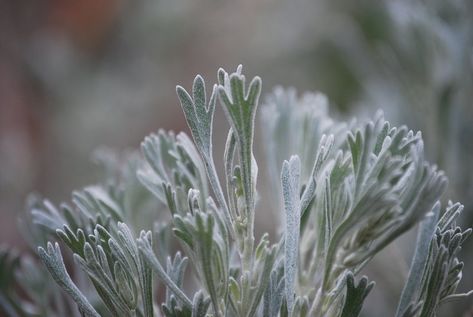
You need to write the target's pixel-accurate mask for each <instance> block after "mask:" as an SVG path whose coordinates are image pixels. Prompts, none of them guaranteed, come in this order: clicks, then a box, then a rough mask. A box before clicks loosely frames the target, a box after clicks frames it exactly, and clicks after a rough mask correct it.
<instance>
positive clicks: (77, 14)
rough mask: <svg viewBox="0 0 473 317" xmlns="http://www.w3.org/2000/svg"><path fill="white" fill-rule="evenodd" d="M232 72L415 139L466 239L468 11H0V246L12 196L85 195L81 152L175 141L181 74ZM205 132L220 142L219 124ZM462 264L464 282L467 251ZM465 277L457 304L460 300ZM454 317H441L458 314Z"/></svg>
mask: <svg viewBox="0 0 473 317" xmlns="http://www.w3.org/2000/svg"><path fill="white" fill-rule="evenodd" d="M240 63H241V64H243V65H244V67H245V69H246V72H248V73H249V75H260V76H261V77H262V78H263V83H264V87H263V91H264V92H266V93H267V92H269V91H270V90H271V89H272V87H273V86H274V85H283V86H287V85H291V86H295V87H297V89H298V90H299V91H305V90H319V91H322V92H324V93H326V94H327V95H328V97H329V99H330V100H331V101H332V105H333V107H332V109H331V111H332V112H333V113H334V115H335V116H339V117H342V118H349V117H350V116H353V115H356V116H358V117H365V116H372V115H373V114H374V112H375V110H376V109H378V108H381V109H383V110H384V111H385V113H386V117H387V119H388V120H391V121H393V122H394V123H396V124H399V123H406V124H407V125H408V126H409V127H410V128H412V129H418V130H421V131H423V136H424V139H425V140H426V152H427V153H428V156H429V159H430V160H431V161H434V162H436V163H438V164H439V166H440V168H442V169H444V170H445V171H446V174H447V175H448V177H449V179H450V187H449V195H448V197H451V199H453V200H456V201H461V202H462V203H463V204H464V205H465V209H466V211H465V212H464V218H465V219H464V221H465V223H464V226H465V227H466V226H472V225H473V168H472V163H471V162H472V161H473V104H472V101H473V4H472V2H471V1H468V0H452V1H441V0H432V1H420V0H419V1H401V0H397V1H376V0H361V1H356V2H355V1H341V0H336V1H330V0H323V1H313V0H296V1H282V0H272V1H271V0H242V1H230V0H200V1H196V0H174V1H165V0H138V1H126V0H81V1H68V0H40V1H26V0H0V243H1V244H9V245H16V246H18V247H20V248H22V247H24V245H25V243H24V242H23V240H22V238H21V233H20V232H19V231H18V229H17V225H16V224H17V218H18V216H19V215H20V214H21V213H22V212H23V209H24V202H25V198H26V196H27V194H28V193H30V192H32V191H37V192H39V193H41V194H42V195H44V196H46V197H49V198H51V199H52V200H53V201H56V202H57V201H62V200H68V198H69V196H70V192H71V191H72V190H73V189H75V188H79V187H81V186H83V185H85V184H88V183H93V182H95V181H97V179H98V175H97V168H96V167H95V165H94V164H93V163H92V162H91V153H93V151H94V150H95V149H97V148H99V147H101V146H107V147H111V148H116V149H126V148H137V147H138V145H139V143H140V141H141V140H142V139H143V137H144V136H145V135H147V134H148V133H150V132H152V131H155V130H157V129H158V128H164V129H173V130H175V131H180V130H186V129H187V127H186V126H185V122H184V118H183V116H182V115H181V111H180V107H179V106H178V101H177V98H176V96H175V85H176V84H181V85H183V86H185V87H186V88H188V87H189V86H190V84H191V82H192V79H193V78H194V76H195V74H197V73H200V74H202V75H203V76H204V77H205V78H206V79H207V81H208V82H210V83H211V82H213V81H214V80H215V79H216V71H217V69H218V67H220V66H223V67H225V68H227V69H234V68H235V67H236V66H237V65H238V64H240ZM215 121H216V124H217V129H220V130H218V131H224V129H226V123H225V120H224V119H223V115H222V113H218V114H217V118H216V120H215ZM218 131H217V133H215V137H214V139H215V143H216V144H218V146H217V151H216V153H217V154H216V155H220V154H219V153H221V152H222V151H219V149H221V145H222V143H223V142H224V135H225V133H218ZM216 161H218V159H217V158H216ZM266 226H267V227H264V225H263V229H261V230H271V228H269V227H268V226H271V224H266ZM470 240H471V239H470ZM463 251H464V256H463V258H464V260H465V262H466V267H472V265H473V243H472V242H471V241H470V243H469V244H467V246H466V249H465V250H463ZM407 254H408V252H407ZM387 256H390V255H387ZM379 262H380V263H385V262H389V258H388V257H385V258H384V259H383V258H381V259H380V260H379ZM401 266H402V265H401ZM465 271H466V273H467V276H466V277H465V281H464V282H463V283H462V285H461V287H460V290H465V289H468V288H470V289H471V288H473V274H471V273H472V272H471V270H465ZM381 275H382V274H381ZM373 278H374V279H376V278H375V277H374V276H373ZM379 278H380V279H381V280H382V279H383V278H384V279H385V283H389V282H390V281H393V277H392V276H391V277H386V276H384V277H383V276H380V277H379ZM381 283H383V282H382V281H381ZM394 283H396V281H394ZM397 283H399V282H397ZM397 287H398V286H397V285H396V286H395V287H393V288H397ZM386 288H388V287H386ZM399 291H400V290H396V291H394V293H395V292H399ZM374 296H378V297H379V296H381V295H379V294H378V295H374ZM375 298H376V297H375ZM395 298H396V299H397V295H396V296H395ZM378 299H379V300H380V301H379V303H378V304H379V306H383V305H387V307H388V308H389V305H395V302H396V299H391V298H378ZM372 302H373V301H370V300H368V303H367V305H366V306H370V303H372ZM393 303H394V304H393ZM458 306H459V307H458V311H457V312H455V314H454V315H451V314H450V313H447V314H446V315H445V316H461V314H463V312H465V311H466V310H468V309H473V308H468V307H472V306H473V303H471V301H470V303H468V300H467V301H466V303H465V302H462V303H461V305H458ZM383 307H384V306H383ZM383 307H380V309H379V310H377V312H374V313H372V314H370V313H369V312H367V313H366V316H380V314H381V313H382V312H383ZM457 313H458V314H457ZM465 316H470V315H465Z"/></svg>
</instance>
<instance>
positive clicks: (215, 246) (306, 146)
mask: <svg viewBox="0 0 473 317" xmlns="http://www.w3.org/2000/svg"><path fill="white" fill-rule="evenodd" d="M217 77H218V78H217V79H218V80H217V82H218V83H217V84H215V85H214V86H213V90H212V94H211V97H210V98H209V100H207V97H206V88H205V83H204V80H203V79H202V77H200V76H197V77H196V79H195V80H194V84H193V88H192V94H189V93H187V92H186V90H185V89H184V88H182V87H180V86H178V87H177V94H178V97H179V100H180V102H181V105H182V108H183V110H184V114H185V118H186V120H187V123H188V125H189V128H190V131H191V137H189V136H187V135H186V134H185V133H182V132H181V133H179V134H177V135H175V134H174V133H172V132H165V131H159V132H158V133H157V134H152V135H150V136H148V137H146V138H145V140H144V141H143V143H142V146H141V149H142V156H141V157H138V156H136V155H131V156H127V158H126V159H125V160H124V161H125V164H123V160H119V159H116V158H113V157H111V156H110V155H104V153H103V152H102V154H101V155H100V156H99V158H100V160H99V161H100V162H102V163H105V164H104V166H105V167H106V171H107V176H106V181H105V182H104V183H103V184H99V185H94V186H89V187H86V188H84V189H82V190H79V191H76V192H74V193H73V198H72V205H67V204H63V205H61V206H60V207H59V208H58V207H56V206H54V205H53V204H52V203H51V202H49V201H47V200H44V201H42V200H35V201H34V203H32V204H31V206H32V208H31V217H32V224H30V226H31V228H35V230H36V231H35V230H33V231H32V234H33V233H34V234H36V235H38V237H39V236H41V237H42V239H39V238H38V240H37V241H38V243H42V242H41V241H43V240H55V241H56V242H47V246H46V247H45V246H44V245H40V246H39V247H38V252H39V257H40V259H41V260H42V262H43V263H44V264H45V268H46V269H47V271H49V273H50V275H51V277H52V279H53V280H54V281H55V282H56V284H57V285H58V286H59V288H60V289H62V290H63V291H64V292H63V293H61V292H58V291H57V289H55V290H54V291H51V292H49V291H48V292H45V293H44V294H43V297H36V295H35V293H33V294H31V295H29V296H28V297H29V303H28V305H20V304H19V303H20V301H22V300H21V299H20V296H19V295H18V293H17V289H16V290H15V289H14V287H12V284H14V282H12V279H11V276H10V275H11V272H14V271H16V272H20V273H17V275H18V276H21V272H24V271H25V267H24V266H23V265H21V266H20V265H19V264H18V263H17V262H18V257H16V256H15V255H11V254H10V253H9V252H6V251H3V252H2V253H1V257H0V267H1V272H2V275H1V280H0V282H1V286H2V287H1V292H0V305H1V307H2V309H3V310H4V311H5V312H6V313H8V314H10V315H12V316H27V315H31V314H30V312H28V311H27V308H25V307H27V306H29V307H30V308H31V309H32V310H33V311H34V314H33V315H34V316H61V315H64V313H65V312H69V311H74V310H71V307H72V306H71V304H70V303H71V299H72V301H74V302H75V304H76V305H77V310H75V312H74V313H72V312H71V313H70V314H77V312H78V313H79V314H80V315H82V316H101V315H103V316H130V317H134V316H140V317H141V316H143V317H150V316H167V317H181V316H189V317H204V316H217V317H218V316H238V317H252V316H268V317H269V316H341V317H348V316H353V317H356V316H359V314H360V311H361V309H362V307H363V303H364V300H365V298H366V297H367V296H368V295H369V293H370V291H371V289H372V288H373V286H374V282H368V278H367V277H360V278H358V276H359V275H360V272H361V270H362V269H363V268H364V266H365V265H366V264H367V263H368V262H369V261H370V260H371V259H372V258H373V257H374V256H375V255H376V254H377V253H378V252H379V251H381V250H382V249H384V248H385V247H386V246H387V245H388V244H390V243H391V242H392V241H393V240H395V239H396V238H397V237H399V236H400V235H402V234H403V233H405V232H406V231H408V230H409V229H411V228H413V227H414V226H415V225H416V224H418V223H422V225H421V229H420V232H419V238H418V242H417V249H416V254H415V256H414V259H413V262H412V266H411V270H410V274H409V281H408V283H407V284H406V286H405V288H404V291H403V293H402V296H401V300H400V303H399V306H398V309H397V312H396V316H404V317H408V316H409V317H419V316H421V317H426V316H433V315H435V311H436V310H437V308H438V307H439V306H440V305H441V304H442V303H443V302H445V301H448V300H453V299H456V298H460V297H464V296H466V295H468V294H456V293H455V290H456V288H457V286H458V284H459V282H460V279H461V274H462V269H463V263H462V262H460V260H458V258H457V255H458V251H459V250H460V248H461V244H462V243H463V242H464V241H465V239H466V238H467V237H468V235H469V234H470V233H471V229H468V230H462V229H460V228H459V227H457V225H456V222H455V219H456V218H457V217H458V215H459V214H460V212H461V210H462V208H463V207H462V206H461V205H460V204H458V203H457V204H452V203H449V204H448V206H447V210H446V212H445V213H444V214H443V216H441V217H440V219H438V218H439V215H440V208H441V207H440V202H439V201H440V198H441V195H442V193H443V192H444V190H445V188H446V183H447V180H446V177H445V176H444V174H443V173H442V172H441V171H438V170H437V168H436V167H435V166H434V165H431V164H429V163H428V162H426V161H425V160H424V155H423V141H422V137H421V135H420V133H414V132H413V131H410V130H408V129H407V128H406V127H399V128H397V127H392V126H391V125H390V124H389V122H387V121H386V120H384V118H383V116H382V115H381V114H378V115H377V116H376V117H375V118H374V119H373V120H372V121H368V122H366V123H356V122H352V123H350V124H344V123H339V122H336V121H334V120H332V119H331V118H330V117H329V116H328V109H327V100H326V98H325V97H324V96H322V95H320V94H306V95H304V96H303V97H302V98H300V99H299V98H298V97H297V96H296V94H295V92H294V91H292V90H288V91H285V90H283V89H280V88H278V89H276V90H275V91H274V93H273V94H272V95H270V96H269V97H267V99H266V101H265V105H264V106H263V111H262V121H261V125H262V130H263V138H264V140H265V148H266V153H267V166H268V174H269V175H270V177H272V179H271V184H272V185H273V186H275V188H274V190H273V193H275V197H274V198H273V201H274V202H275V203H274V204H273V206H272V208H271V209H273V210H275V211H276V212H275V213H274V216H275V217H280V218H281V219H282V221H281V222H282V223H283V225H282V226H281V227H282V228H281V229H282V230H281V233H280V234H279V235H278V236H277V237H275V238H273V239H271V240H270V238H269V235H268V234H264V235H263V236H262V237H260V238H259V239H256V238H255V228H254V225H255V215H256V214H257V213H259V212H263V211H262V210H259V209H260V208H259V206H258V204H257V197H258V195H257V186H256V184H257V176H258V165H257V162H256V159H255V156H254V151H253V142H254V136H255V122H256V121H255V116H256V112H257V106H258V102H259V96H260V93H261V79H259V77H255V78H254V79H253V80H251V82H250V83H249V85H248V87H247V86H246V79H245V76H244V75H243V74H242V68H241V66H240V67H238V69H237V71H236V72H235V73H232V74H228V73H227V72H225V71H224V70H222V69H220V70H219V71H218V76H217ZM217 104H220V105H221V106H222V109H223V111H224V113H225V116H226V119H227V120H228V123H229V125H230V129H229V132H228V138H227V142H226V145H225V152H224V154H223V163H224V164H223V165H224V173H223V174H221V173H219V172H218V171H217V168H216V164H215V163H214V153H213V146H212V145H213V141H212V126H213V117H214V113H215V111H216V107H217ZM286 159H288V160H286ZM127 162H128V163H127ZM135 175H136V176H135ZM136 179H139V181H140V182H141V184H139V183H138V182H136ZM221 179H224V181H225V182H224V184H222V183H221ZM224 189H225V190H224ZM166 210H167V211H168V212H166ZM33 240H34V239H33ZM176 247H177V248H179V249H180V251H176ZM61 248H62V249H63V250H64V249H68V250H69V251H70V252H64V251H63V252H61ZM71 253H72V257H71V256H70V254H71ZM183 254H184V255H183ZM63 257H65V258H66V259H67V261H66V263H68V265H67V266H66V265H65V264H64V263H65V260H64V258H63ZM28 263H31V261H30V262H28ZM30 266H31V265H30ZM66 267H67V269H66ZM69 268H73V269H72V270H68V269H69ZM26 269H27V268H26ZM42 269H43V268H42V267H39V268H38V270H42ZM43 279H44V280H45V281H48V278H46V277H45V276H44V275H43ZM49 279H50V278H49ZM356 280H358V281H357V282H356ZM33 281H34V279H33ZM45 283H46V282H45ZM45 285H50V284H45ZM18 286H19V287H22V288H24V289H26V290H27V291H31V290H33V288H31V289H30V287H32V285H29V284H27V283H21V284H19V285H18ZM47 289H48V290H49V287H48V288H47ZM195 289H196V290H197V291H195V292H194V294H192V290H195ZM37 291H38V292H40V290H37ZM163 291H164V292H163ZM64 294H67V296H64ZM45 303H56V304H49V305H48V304H45Z"/></svg>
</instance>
